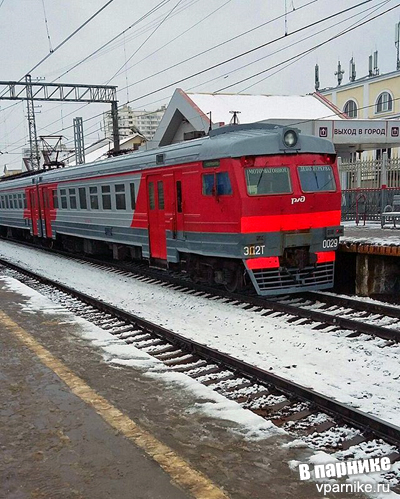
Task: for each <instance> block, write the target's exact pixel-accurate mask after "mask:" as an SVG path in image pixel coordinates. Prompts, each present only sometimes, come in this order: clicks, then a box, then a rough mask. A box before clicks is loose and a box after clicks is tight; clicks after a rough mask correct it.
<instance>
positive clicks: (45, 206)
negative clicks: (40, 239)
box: [39, 187, 52, 237]
mask: <svg viewBox="0 0 400 499" xmlns="http://www.w3.org/2000/svg"><path fill="white" fill-rule="evenodd" d="M39 192H40V206H41V213H42V216H41V218H42V230H43V236H44V237H51V236H52V230H51V213H50V209H51V203H52V190H51V189H50V188H49V187H39Z"/></svg>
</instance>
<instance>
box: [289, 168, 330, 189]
mask: <svg viewBox="0 0 400 499" xmlns="http://www.w3.org/2000/svg"><path fill="white" fill-rule="evenodd" d="M298 170H299V178H300V185H301V189H302V191H303V192H328V191H335V190H336V184H335V178H334V176H333V170H332V167H331V166H330V165H313V166H299V168H298Z"/></svg>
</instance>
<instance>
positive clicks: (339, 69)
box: [335, 61, 344, 85]
mask: <svg viewBox="0 0 400 499" xmlns="http://www.w3.org/2000/svg"><path fill="white" fill-rule="evenodd" d="M343 75H344V70H343V69H342V65H341V64H340V61H338V65H337V71H336V72H335V76H337V83H338V85H340V84H341V83H342V80H343Z"/></svg>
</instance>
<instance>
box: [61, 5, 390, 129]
mask: <svg viewBox="0 0 400 499" xmlns="http://www.w3.org/2000/svg"><path fill="white" fill-rule="evenodd" d="M369 1H371V0H367V1H364V2H362V3H360V4H357V5H355V6H353V7H351V8H348V9H345V10H344V11H340V12H337V13H335V14H332V15H330V16H328V17H327V18H324V19H320V20H319V21H316V22H314V23H311V24H310V25H307V26H304V27H302V28H300V29H299V30H296V31H295V32H293V33H291V34H294V33H296V32H299V31H302V30H304V29H306V28H308V27H311V26H314V25H316V24H318V23H320V22H323V21H325V20H327V19H330V18H332V17H335V16H337V15H339V14H341V13H343V12H347V11H349V10H351V9H353V8H356V7H358V6H360V5H364V4H366V3H369ZM396 7H398V6H395V7H392V8H391V9H388V10H386V11H384V12H382V13H381V14H379V15H378V16H375V17H373V18H372V19H370V20H368V21H366V22H364V23H361V24H359V25H357V26H355V27H354V28H352V29H351V30H348V31H352V30H353V29H356V28H358V27H360V26H362V25H364V24H366V23H367V22H371V21H372V20H374V19H376V18H377V17H380V16H382V15H384V14H386V13H387V12H389V11H391V10H393V9H394V8H396ZM348 31H346V32H343V33H342V34H345V33H347V32H348ZM342 34H341V35H340V36H342ZM336 37H337V36H336ZM281 38H282V37H279V38H278V39H281ZM278 39H275V40H271V41H269V42H267V43H266V44H263V46H265V45H269V44H271V43H273V42H274V41H276V40H278ZM325 43H328V41H326V42H325ZM256 49H257V47H256ZM254 50H255V49H251V50H250V51H246V52H245V53H242V54H239V55H238V56H235V57H233V58H230V59H229V61H230V60H234V59H236V58H238V57H242V56H243V55H244V54H247V53H249V52H252V51H254ZM300 55H301V54H297V56H295V57H299V56H300ZM291 59H292V58H291ZM286 62H288V60H286V61H283V62H282V63H280V64H278V65H275V66H274V68H275V67H278V66H279V65H282V64H285V63H286ZM224 63H226V61H223V62H222V63H219V64H218V65H214V66H212V68H213V67H216V66H219V65H222V64H224ZM269 69H272V68H269ZM209 70H210V68H206V69H205V70H202V71H200V72H197V73H195V74H192V75H189V76H188V77H185V78H183V79H181V80H178V82H173V83H171V84H169V85H166V86H163V87H161V88H159V89H156V90H154V91H152V92H149V93H147V94H145V95H142V96H140V97H138V98H136V99H133V100H132V101H130V102H134V101H137V100H140V99H142V98H144V97H147V96H148V95H153V94H155V93H157V92H159V91H161V90H164V89H166V88H169V87H171V86H174V85H176V84H177V83H180V82H182V81H186V80H188V79H190V78H193V77H194V76H197V75H199V74H203V73H205V72H207V71H209ZM128 103H129V102H127V103H125V104H128ZM125 104H124V105H125ZM101 115H102V113H101V114H98V115H95V116H93V117H91V118H88V119H87V120H85V122H87V121H90V120H92V119H96V118H97V117H99V116H101ZM71 128H73V127H72V126H69V127H66V128H63V129H61V130H60V131H63V130H67V129H71ZM58 132H59V131H58ZM58 132H54V133H58Z"/></svg>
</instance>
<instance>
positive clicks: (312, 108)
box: [148, 88, 345, 147]
mask: <svg viewBox="0 0 400 499" xmlns="http://www.w3.org/2000/svg"><path fill="white" fill-rule="evenodd" d="M232 111H237V112H238V115H237V117H238V120H239V123H255V122H262V121H266V120H269V121H270V122H271V120H274V119H275V120H279V119H292V120H294V122H296V121H298V120H316V119H328V118H330V119H332V117H334V119H342V118H344V117H345V116H344V115H343V113H342V112H341V111H340V110H339V109H338V108H336V106H334V105H333V104H332V103H331V102H329V101H328V99H326V98H325V97H324V96H322V95H320V94H318V93H314V94H311V95H242V94H240V95H237V94H204V93H186V92H184V91H183V90H182V89H180V88H177V89H176V90H175V92H174V95H173V96H172V98H171V100H170V102H169V104H168V107H167V109H166V112H165V114H164V116H163V118H162V120H161V122H160V124H159V127H158V129H157V131H156V133H155V135H154V138H153V140H152V141H151V143H150V144H149V145H148V146H149V147H158V146H164V145H168V144H172V143H174V142H177V141H180V140H183V139H182V138H181V137H178V135H179V133H178V131H179V129H180V127H181V126H182V123H187V124H188V125H189V127H191V130H195V131H199V132H204V133H208V130H209V128H210V118H209V114H210V112H211V120H212V124H213V126H212V128H215V127H218V126H221V125H227V124H229V123H230V122H231V119H232V116H233V114H232Z"/></svg>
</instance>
